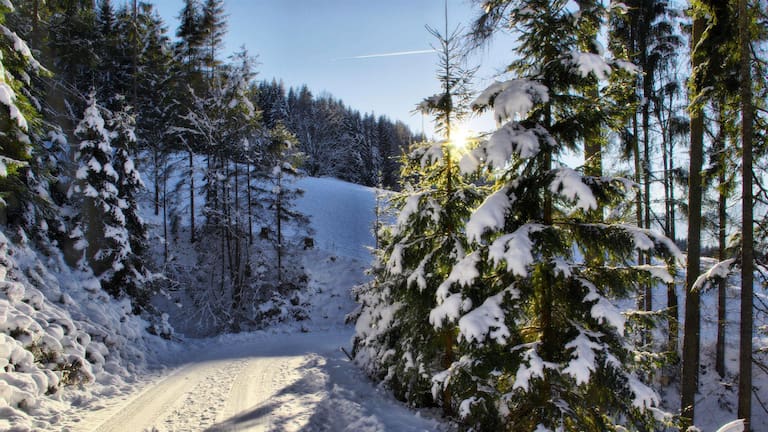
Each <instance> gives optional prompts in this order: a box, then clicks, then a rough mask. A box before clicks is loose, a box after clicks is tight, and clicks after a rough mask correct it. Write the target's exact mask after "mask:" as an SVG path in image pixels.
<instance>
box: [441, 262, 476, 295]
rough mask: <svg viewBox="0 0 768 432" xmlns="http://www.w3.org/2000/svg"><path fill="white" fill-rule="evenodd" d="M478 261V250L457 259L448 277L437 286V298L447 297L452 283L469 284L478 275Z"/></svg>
mask: <svg viewBox="0 0 768 432" xmlns="http://www.w3.org/2000/svg"><path fill="white" fill-rule="evenodd" d="M478 262H480V253H479V252H478V251H474V252H472V253H471V254H469V255H467V256H465V257H464V258H462V259H461V260H459V262H457V263H456V264H455V265H454V266H453V269H451V274H449V275H448V279H446V280H445V281H444V282H443V283H442V284H440V286H439V287H438V288H437V292H436V295H437V299H438V300H445V298H446V297H448V293H449V291H448V290H449V289H450V287H451V286H452V285H453V284H459V285H460V286H469V285H471V284H472V283H473V282H474V281H475V279H477V277H478V276H480V272H479V271H477V263H478Z"/></svg>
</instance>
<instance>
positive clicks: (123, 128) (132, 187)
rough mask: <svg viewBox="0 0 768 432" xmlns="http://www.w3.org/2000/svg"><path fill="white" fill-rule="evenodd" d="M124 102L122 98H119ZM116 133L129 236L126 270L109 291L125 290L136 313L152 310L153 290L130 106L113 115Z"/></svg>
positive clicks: (120, 191)
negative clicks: (146, 257)
mask: <svg viewBox="0 0 768 432" xmlns="http://www.w3.org/2000/svg"><path fill="white" fill-rule="evenodd" d="M118 99H120V98H118ZM108 125H109V127H110V129H111V130H112V137H111V138H112V140H111V144H112V146H113V149H114V153H113V156H112V165H113V167H114V169H115V171H116V172H117V175H118V178H117V183H116V186H117V192H118V198H119V202H118V203H119V206H120V208H121V210H122V213H123V217H124V222H123V224H124V229H125V230H126V232H127V233H128V242H127V244H122V245H121V248H125V249H126V250H125V255H124V258H123V263H122V268H120V269H119V270H117V271H115V273H114V275H113V276H112V278H111V280H109V281H108V282H107V283H106V285H105V286H106V289H107V291H110V292H113V291H116V290H121V291H122V292H125V293H126V294H127V295H128V296H129V297H130V298H131V299H132V300H133V302H134V310H135V312H138V311H139V310H141V309H143V308H146V307H147V306H149V302H150V296H151V294H152V290H151V288H150V287H149V286H148V283H149V278H148V271H147V269H146V265H145V261H144V260H145V258H144V254H145V252H146V251H147V248H148V237H147V225H146V224H145V223H144V220H142V218H141V216H140V215H139V204H138V199H139V194H140V193H141V191H142V190H143V189H144V182H143V181H142V180H141V175H140V174H139V171H138V170H137V168H136V164H135V163H134V160H133V157H132V155H131V153H132V152H135V151H136V146H137V144H138V140H137V138H136V134H135V118H134V116H133V114H132V112H131V109H130V107H129V106H126V107H124V109H123V110H121V111H118V112H115V113H113V114H112V118H111V119H109V120H108Z"/></svg>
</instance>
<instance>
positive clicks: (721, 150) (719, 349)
mask: <svg viewBox="0 0 768 432" xmlns="http://www.w3.org/2000/svg"><path fill="white" fill-rule="evenodd" d="M718 105H719V115H720V130H719V131H718V134H717V137H716V139H715V143H714V144H715V148H714V151H715V155H716V157H717V158H718V159H719V162H718V168H719V172H718V175H717V177H718V184H719V186H720V187H719V190H718V194H717V195H718V197H717V216H718V230H717V243H718V253H717V258H718V260H719V261H723V260H725V259H726V251H725V249H726V246H727V245H726V243H725V229H726V216H727V213H726V204H727V200H728V195H727V194H728V192H727V190H726V185H725V169H726V166H725V163H726V160H725V159H726V158H725V136H726V134H725V123H726V119H725V117H726V115H725V109H726V108H725V101H724V100H723V99H722V98H721V99H720V102H719V104H718ZM726 285H727V281H726V280H725V279H721V280H720V281H719V282H718V286H717V343H716V344H715V370H716V371H717V373H718V375H720V377H721V378H723V377H725V323H726V319H727V317H726V310H725V302H726V298H725V289H726Z"/></svg>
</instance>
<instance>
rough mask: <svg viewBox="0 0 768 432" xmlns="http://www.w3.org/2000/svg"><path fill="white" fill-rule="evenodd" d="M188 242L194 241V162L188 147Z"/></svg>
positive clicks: (192, 154)
mask: <svg viewBox="0 0 768 432" xmlns="http://www.w3.org/2000/svg"><path fill="white" fill-rule="evenodd" d="M189 242H190V243H194V242H195V163H194V153H192V149H191V148H190V149H189Z"/></svg>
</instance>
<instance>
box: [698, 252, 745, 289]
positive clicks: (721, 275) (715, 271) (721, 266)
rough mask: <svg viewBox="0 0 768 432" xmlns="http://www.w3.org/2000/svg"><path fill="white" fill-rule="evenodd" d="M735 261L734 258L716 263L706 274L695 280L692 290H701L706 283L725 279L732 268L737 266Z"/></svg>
mask: <svg viewBox="0 0 768 432" xmlns="http://www.w3.org/2000/svg"><path fill="white" fill-rule="evenodd" d="M736 261H737V260H736V258H730V259H727V260H725V261H720V262H718V263H717V264H715V265H714V266H712V268H710V269H709V270H707V271H706V273H703V274H701V275H700V276H699V277H698V278H696V282H694V283H693V288H692V289H694V290H702V289H704V288H705V287H706V286H707V284H708V282H711V281H714V280H718V279H725V278H727V277H728V275H729V274H730V273H731V271H732V270H733V268H734V267H735V266H736V265H737V262H736Z"/></svg>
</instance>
